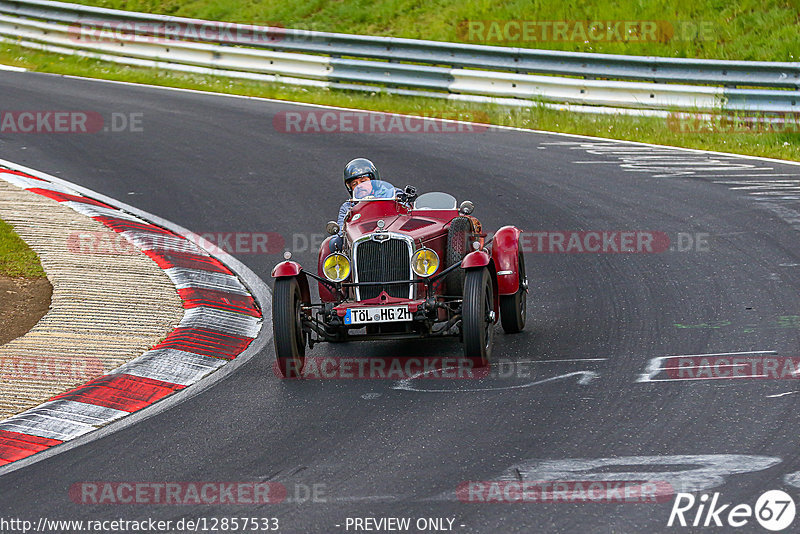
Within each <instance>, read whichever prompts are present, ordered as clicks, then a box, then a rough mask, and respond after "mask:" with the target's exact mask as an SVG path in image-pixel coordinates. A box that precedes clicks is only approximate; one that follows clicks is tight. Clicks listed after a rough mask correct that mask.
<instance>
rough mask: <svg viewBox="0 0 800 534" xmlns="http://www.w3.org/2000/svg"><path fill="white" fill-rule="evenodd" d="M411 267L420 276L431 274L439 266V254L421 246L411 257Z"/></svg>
mask: <svg viewBox="0 0 800 534" xmlns="http://www.w3.org/2000/svg"><path fill="white" fill-rule="evenodd" d="M411 268H412V269H414V272H415V273H417V275H419V276H430V275H432V274H433V273H435V272H436V269H438V268H439V255H438V254H436V251H434V250H431V249H429V248H421V249H419V250H418V251H416V252H415V253H414V255H413V256H412V257H411Z"/></svg>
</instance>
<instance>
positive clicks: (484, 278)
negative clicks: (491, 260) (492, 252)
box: [461, 268, 495, 366]
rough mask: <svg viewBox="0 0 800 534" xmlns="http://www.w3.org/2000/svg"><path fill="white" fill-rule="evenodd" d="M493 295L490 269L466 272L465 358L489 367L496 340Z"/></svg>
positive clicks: (462, 313) (464, 303) (464, 309)
mask: <svg viewBox="0 0 800 534" xmlns="http://www.w3.org/2000/svg"><path fill="white" fill-rule="evenodd" d="M494 319H495V315H494V292H493V290H492V278H491V275H490V274H489V270H488V269H486V268H483V269H474V270H472V269H471V270H469V271H467V272H466V278H465V280H464V302H463V304H462V306H461V324H462V329H463V334H464V356H465V357H466V358H469V359H473V360H478V363H479V364H480V365H481V366H487V365H489V361H490V359H491V357H492V341H493V340H494Z"/></svg>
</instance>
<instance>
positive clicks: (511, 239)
mask: <svg viewBox="0 0 800 534" xmlns="http://www.w3.org/2000/svg"><path fill="white" fill-rule="evenodd" d="M520 234H522V230H520V229H519V228H516V227H514V226H503V227H502V228H500V229H499V230H498V231H497V232H496V233H495V234H494V239H493V240H492V259H493V260H494V265H495V267H496V268H497V286H498V293H499V294H501V295H513V294H514V293H516V292H517V291H518V290H519V236H520Z"/></svg>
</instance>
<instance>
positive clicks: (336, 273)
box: [322, 252, 350, 282]
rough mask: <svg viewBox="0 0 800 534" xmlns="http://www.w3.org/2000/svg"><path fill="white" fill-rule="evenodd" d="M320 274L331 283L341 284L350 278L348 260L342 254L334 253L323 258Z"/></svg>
mask: <svg viewBox="0 0 800 534" xmlns="http://www.w3.org/2000/svg"><path fill="white" fill-rule="evenodd" d="M322 272H323V273H325V276H326V277H327V278H328V280H330V281H331V282H341V281H342V280H344V279H345V278H347V277H348V276H350V260H349V259H347V256H345V255H344V254H340V253H339V252H334V253H333V254H331V255H330V256H328V257H327V258H325V261H324V262H323V264H322Z"/></svg>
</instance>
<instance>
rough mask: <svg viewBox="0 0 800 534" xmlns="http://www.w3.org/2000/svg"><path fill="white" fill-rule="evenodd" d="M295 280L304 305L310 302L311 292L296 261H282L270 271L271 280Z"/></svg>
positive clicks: (306, 279)
mask: <svg viewBox="0 0 800 534" xmlns="http://www.w3.org/2000/svg"><path fill="white" fill-rule="evenodd" d="M292 277H294V278H297V283H298V284H299V285H300V298H301V299H302V301H303V302H305V303H310V302H311V291H310V290H309V288H308V277H307V276H306V273H304V272H303V268H302V267H300V264H299V263H297V262H296V261H290V260H286V261H282V262H281V263H279V264H278V265H276V266H275V267H274V268H273V269H272V278H292Z"/></svg>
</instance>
